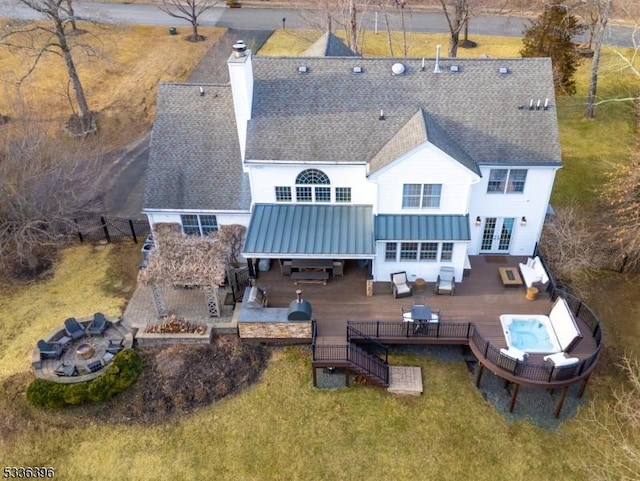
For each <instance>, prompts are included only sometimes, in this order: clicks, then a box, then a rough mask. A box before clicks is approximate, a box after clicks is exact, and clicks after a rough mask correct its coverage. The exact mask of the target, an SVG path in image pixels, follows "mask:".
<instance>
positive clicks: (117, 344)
mask: <svg viewBox="0 0 640 481" xmlns="http://www.w3.org/2000/svg"><path fill="white" fill-rule="evenodd" d="M123 347H124V346H123V340H122V339H119V340H117V341H114V340H113V339H109V345H108V346H107V352H108V353H110V354H113V355H116V354H118V353H119V352H120V351H122V349H123Z"/></svg>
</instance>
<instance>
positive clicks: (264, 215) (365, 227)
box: [242, 204, 375, 257]
mask: <svg viewBox="0 0 640 481" xmlns="http://www.w3.org/2000/svg"><path fill="white" fill-rule="evenodd" d="M242 252H243V255H245V256H247V257H260V256H263V257H264V256H275V257H278V256H283V255H284V256H291V255H322V256H332V257H340V256H353V257H356V256H365V255H369V256H370V255H373V254H374V252H375V248H374V243H373V212H372V207H371V206H370V205H322V204H256V205H255V206H254V208H253V213H252V214H251V222H250V223H249V229H248V231H247V237H246V240H245V244H244V248H243V250H242Z"/></svg>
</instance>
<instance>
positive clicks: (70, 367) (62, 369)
mask: <svg viewBox="0 0 640 481" xmlns="http://www.w3.org/2000/svg"><path fill="white" fill-rule="evenodd" d="M55 373H56V374H57V375H58V376H65V377H70V376H75V375H76V373H77V369H76V365H75V364H65V363H64V362H63V363H61V364H60V365H59V366H58V367H56V369H55Z"/></svg>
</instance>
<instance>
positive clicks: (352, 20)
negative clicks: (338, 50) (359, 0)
mask: <svg viewBox="0 0 640 481" xmlns="http://www.w3.org/2000/svg"><path fill="white" fill-rule="evenodd" d="M357 33H358V26H357V12H356V1H355V0H350V1H349V34H350V36H351V45H350V47H351V50H353V51H354V52H357V51H358V42H357V40H358V39H357Z"/></svg>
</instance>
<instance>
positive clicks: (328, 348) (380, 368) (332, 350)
mask: <svg viewBox="0 0 640 481" xmlns="http://www.w3.org/2000/svg"><path fill="white" fill-rule="evenodd" d="M311 349H312V357H313V360H314V361H324V362H327V361H329V362H331V361H336V363H338V362H348V363H350V364H352V365H353V366H354V367H356V368H357V370H358V371H359V372H360V373H362V374H363V375H365V376H367V377H369V378H370V379H372V380H374V381H377V382H379V383H381V384H383V385H385V386H388V385H389V365H388V364H387V363H386V362H385V361H383V360H381V359H380V358H379V357H378V356H375V355H373V354H369V353H368V352H367V351H365V350H364V349H362V348H361V347H358V346H357V345H356V344H354V343H349V344H343V345H335V344H313V345H312V346H311Z"/></svg>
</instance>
